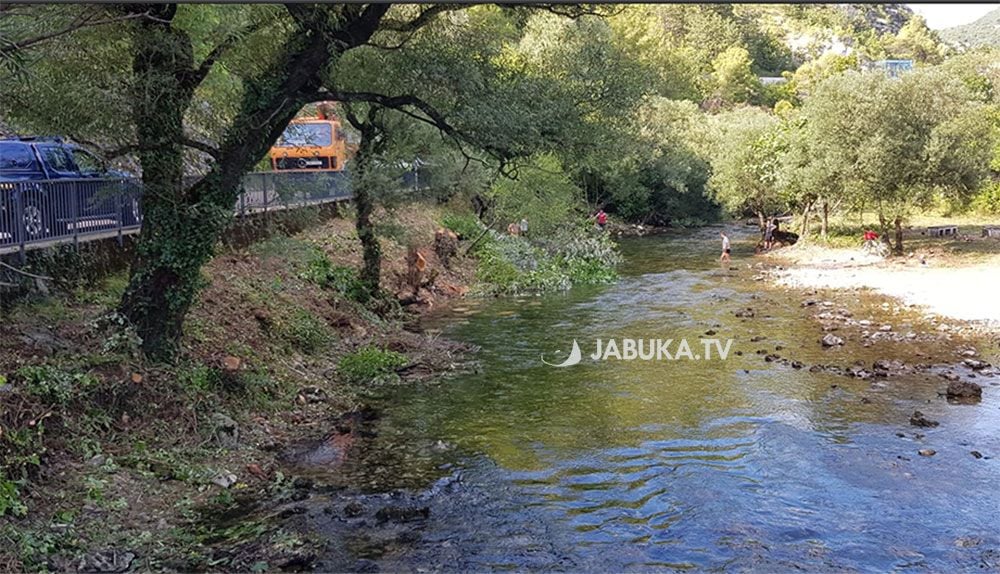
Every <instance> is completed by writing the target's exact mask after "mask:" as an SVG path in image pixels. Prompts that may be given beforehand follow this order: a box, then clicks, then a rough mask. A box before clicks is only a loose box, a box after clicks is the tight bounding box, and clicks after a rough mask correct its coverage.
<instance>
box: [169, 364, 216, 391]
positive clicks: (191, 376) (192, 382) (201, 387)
mask: <svg viewBox="0 0 1000 574" xmlns="http://www.w3.org/2000/svg"><path fill="white" fill-rule="evenodd" d="M177 382H178V383H180V386H181V388H182V389H185V390H186V391H189V392H195V393H207V392H212V391H215V390H218V389H219V388H220V387H221V385H222V373H221V372H220V371H219V369H216V368H213V367H209V366H208V365H195V366H192V367H190V368H188V369H183V370H181V371H180V372H178V373H177Z"/></svg>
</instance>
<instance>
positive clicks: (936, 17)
mask: <svg viewBox="0 0 1000 574" xmlns="http://www.w3.org/2000/svg"><path fill="white" fill-rule="evenodd" d="M907 6H909V7H910V9H911V10H913V11H914V12H916V13H917V14H920V15H921V16H923V17H924V19H925V20H927V27H928V28H930V29H932V30H940V29H942V28H951V27H952V26H958V25H961V24H968V23H969V22H975V21H976V20H978V19H979V18H980V17H981V16H983V15H984V14H986V13H987V12H990V11H991V10H996V9H997V8H998V7H1000V3H997V2H993V3H990V4H907Z"/></svg>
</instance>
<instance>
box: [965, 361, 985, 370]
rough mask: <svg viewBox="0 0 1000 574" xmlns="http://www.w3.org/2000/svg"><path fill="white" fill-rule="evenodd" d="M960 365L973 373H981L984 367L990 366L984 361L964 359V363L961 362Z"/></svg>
mask: <svg viewBox="0 0 1000 574" xmlns="http://www.w3.org/2000/svg"><path fill="white" fill-rule="evenodd" d="M962 364H963V365H965V366H966V367H969V368H970V369H972V370H974V371H981V370H983V369H985V368H986V367H989V366H990V364H989V363H987V362H985V361H980V360H978V359H965V360H964V361H962Z"/></svg>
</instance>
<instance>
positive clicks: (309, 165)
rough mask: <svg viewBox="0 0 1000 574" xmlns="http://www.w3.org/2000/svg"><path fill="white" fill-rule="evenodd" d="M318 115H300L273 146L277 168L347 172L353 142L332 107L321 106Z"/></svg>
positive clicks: (282, 169) (272, 160) (274, 167)
mask: <svg viewBox="0 0 1000 574" xmlns="http://www.w3.org/2000/svg"><path fill="white" fill-rule="evenodd" d="M317 110H318V111H317V114H316V117H314V118H297V119H294V120H292V121H291V123H289V124H288V127H287V128H285V131H284V133H282V134H281V137H280V138H278V141H277V142H276V143H275V144H274V147H272V148H271V151H270V157H271V168H272V169H273V170H275V171H288V170H294V171H343V170H344V164H345V163H346V162H347V159H348V153H349V147H350V146H349V142H348V140H347V136H346V134H345V133H344V129H343V126H342V125H341V122H340V120H339V119H338V118H337V117H336V116H335V115H334V114H333V113H332V111H331V109H330V106H329V105H326V104H321V105H319V106H317Z"/></svg>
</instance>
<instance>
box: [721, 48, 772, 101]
mask: <svg viewBox="0 0 1000 574" xmlns="http://www.w3.org/2000/svg"><path fill="white" fill-rule="evenodd" d="M712 82H713V85H714V91H713V97H714V98H716V99H717V100H718V101H719V103H720V104H721V105H723V106H731V105H734V104H739V103H745V102H749V101H750V100H751V99H753V98H754V97H755V96H756V95H757V94H759V93H760V91H761V86H760V80H759V79H758V78H757V76H756V75H755V74H754V73H753V61H752V60H751V59H750V52H748V51H747V50H746V48H742V47H738V46H734V47H731V48H727V49H726V50H725V51H724V52H722V53H721V54H719V55H718V56H717V57H716V58H715V59H714V60H712Z"/></svg>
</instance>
